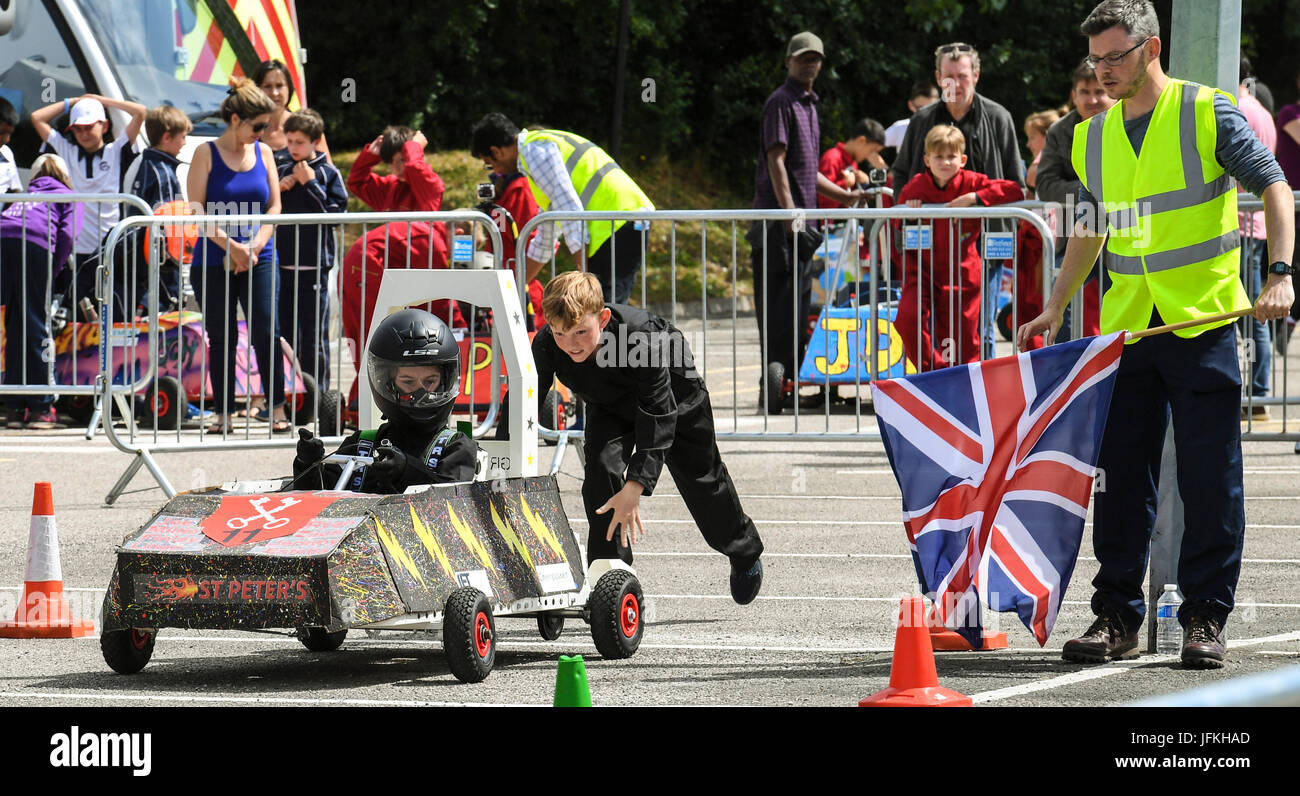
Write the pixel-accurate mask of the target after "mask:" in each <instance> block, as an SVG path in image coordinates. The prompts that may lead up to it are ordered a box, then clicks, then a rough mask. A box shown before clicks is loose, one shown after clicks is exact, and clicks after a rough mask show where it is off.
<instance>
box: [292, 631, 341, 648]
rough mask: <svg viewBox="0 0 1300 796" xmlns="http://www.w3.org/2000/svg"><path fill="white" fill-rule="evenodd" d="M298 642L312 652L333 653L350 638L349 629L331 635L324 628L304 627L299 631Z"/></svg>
mask: <svg viewBox="0 0 1300 796" xmlns="http://www.w3.org/2000/svg"><path fill="white" fill-rule="evenodd" d="M297 635H298V641H299V643H301V644H302V645H303V646H304V647H306V648H307V649H309V650H311V651H312V652H333V651H334V650H336V649H338V648H339V647H341V646H343V639H345V638H347V637H348V631H347V628H344V629H342V630H339V631H337V632H334V633H330V632H329V631H327V630H326V629H325V628H323V627H307V626H305V625H304V626H302V627H300V628H298V630H297Z"/></svg>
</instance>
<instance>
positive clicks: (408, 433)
mask: <svg viewBox="0 0 1300 796" xmlns="http://www.w3.org/2000/svg"><path fill="white" fill-rule="evenodd" d="M440 438H441V442H439V440H440ZM385 442H387V443H388V446H389V447H392V448H395V449H396V450H397V451H398V452H399V454H400V455H401V456H402V457H403V459H404V462H405V466H404V467H402V468H401V474H400V475H399V476H398V477H397V478H396V480H393V479H391V478H387V477H383V476H378V477H377V476H376V475H375V474H374V473H372V472H370V471H371V469H372V468H369V467H358V468H357V469H356V470H355V471H354V472H353V475H352V478H351V480H350V482H349V483H348V484H346V485H345V486H344V488H345V489H351V490H352V491H354V492H369V493H372V494H401V493H402V492H404V491H405V490H406V488H407V487H408V486H416V485H418V484H445V483H451V482H453V481H472V480H474V474H475V470H476V469H477V467H478V444H477V443H475V442H474V440H472V439H470V438H469V437H466V436H465V435H464V434H461V433H460V432H458V431H455V430H453V429H450V428H443V429H423V428H413V427H411V426H407V425H399V424H397V423H393V422H387V423H384V424H383V425H381V426H380V427H379V428H377V429H375V430H374V432H373V433H367V432H363V431H354V432H352V434H351V435H350V436H349V437H348V438H347V439H345V440H343V444H342V445H340V446H339V449H338V450H337V451H335V453H342V454H346V455H352V456H356V455H371V453H372V452H373V450H374V449H375V447H380V446H384V444H385ZM435 443H437V444H435ZM359 452H360V453H359ZM383 471H384V470H383V469H382V468H381V472H383ZM342 473H343V467H342V466H341V465H338V464H333V463H331V464H322V465H319V466H317V465H316V464H315V463H312V462H304V461H303V460H302V459H301V458H299V457H297V456H295V457H294V460H293V475H294V485H293V488H294V489H333V488H334V485H335V484H336V483H338V479H339V476H340V475H341V474H342Z"/></svg>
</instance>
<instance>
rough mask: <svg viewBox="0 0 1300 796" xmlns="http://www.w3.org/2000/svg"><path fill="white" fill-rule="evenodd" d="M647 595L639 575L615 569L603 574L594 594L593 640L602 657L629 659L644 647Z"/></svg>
mask: <svg viewBox="0 0 1300 796" xmlns="http://www.w3.org/2000/svg"><path fill="white" fill-rule="evenodd" d="M644 604H645V596H644V595H643V594H642V593H641V582H640V581H638V580H637V578H636V575H633V574H632V573H631V572H628V571H627V570H625V569H614V570H610V571H609V572H606V573H605V574H604V575H601V577H600V580H598V581H596V588H595V589H593V590H592V592H591V599H590V601H589V602H588V604H587V607H588V608H589V609H590V612H591V639H592V641H594V642H596V651H597V652H599V653H600V654H601V657H603V658H611V659H616V658H630V657H632V655H633V654H635V653H636V651H637V648H638V647H640V646H641V635H642V633H643V632H644V631H645V621H644V619H643V617H642V607H643V606H644Z"/></svg>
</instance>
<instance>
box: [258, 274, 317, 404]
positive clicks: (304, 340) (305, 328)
mask: <svg viewBox="0 0 1300 796" xmlns="http://www.w3.org/2000/svg"><path fill="white" fill-rule="evenodd" d="M328 279H329V269H328V268H315V269H312V270H302V271H300V270H295V269H289V268H281V269H280V302H279V304H280V317H279V321H280V331H281V334H283V336H284V337H285V338H287V339H288V340H289V345H290V346H292V347H293V352H294V354H295V355H296V356H297V357H298V367H300V368H302V372H303V373H307V374H311V376H312V378H314V379H316V389H317V390H320V391H321V392H324V391H325V390H328V389H329V388H330V347H329V328H330V294H329V283H328V281H327V280H328ZM258 362H261V360H260V359H259V360H258Z"/></svg>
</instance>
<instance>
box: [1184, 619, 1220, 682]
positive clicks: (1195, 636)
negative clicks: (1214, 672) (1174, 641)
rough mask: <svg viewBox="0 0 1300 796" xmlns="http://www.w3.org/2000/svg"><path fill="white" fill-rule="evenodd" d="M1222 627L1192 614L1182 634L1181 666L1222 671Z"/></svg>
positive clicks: (1216, 621) (1214, 620)
mask: <svg viewBox="0 0 1300 796" xmlns="http://www.w3.org/2000/svg"><path fill="white" fill-rule="evenodd" d="M1225 654H1227V649H1226V648H1225V647H1224V645H1223V627H1222V626H1221V625H1220V624H1219V622H1218V620H1217V619H1214V618H1212V617H1208V616H1197V615H1195V614H1193V615H1192V616H1191V617H1189V618H1188V620H1187V630H1186V632H1185V633H1184V634H1183V655H1182V658H1183V666H1186V667H1187V668H1188V669H1222V668H1223V656H1224V655H1225Z"/></svg>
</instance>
